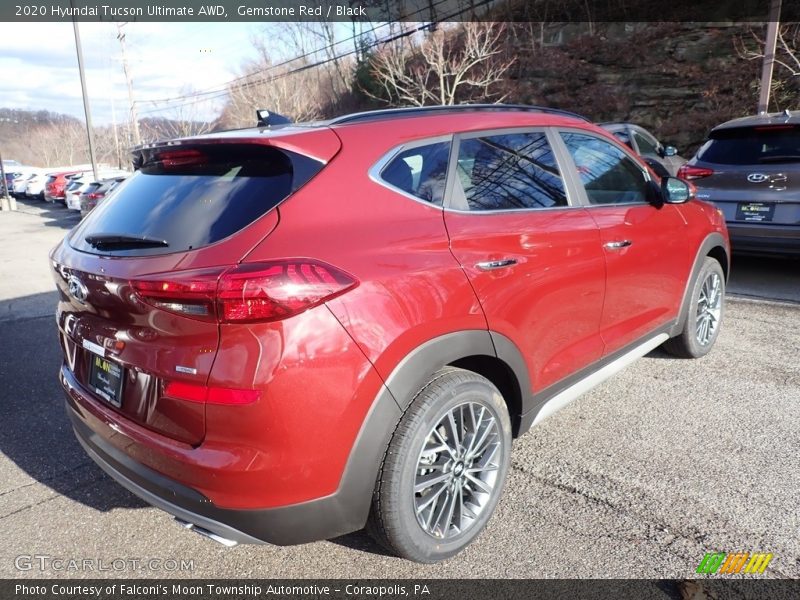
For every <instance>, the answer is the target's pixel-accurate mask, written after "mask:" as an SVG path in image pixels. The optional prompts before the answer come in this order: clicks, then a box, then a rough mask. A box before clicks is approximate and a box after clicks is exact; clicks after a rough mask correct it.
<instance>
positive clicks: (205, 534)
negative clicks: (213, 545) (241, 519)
mask: <svg viewBox="0 0 800 600" xmlns="http://www.w3.org/2000/svg"><path fill="white" fill-rule="evenodd" d="M175 522H176V523H177V524H178V525H180V526H181V527H183V528H184V529H188V530H189V531H194V532H195V533H196V534H198V535H202V536H203V537H205V538H208V539H210V540H213V541H215V542H217V543H218V544H222V545H223V546H225V547H226V548H233V547H234V546H238V545H239V542H237V541H235V540H229V539H228V538H225V537H222V536H221V535H217V534H216V533H214V532H213V531H209V530H208V529H205V528H204V527H200V526H199V525H195V524H194V523H190V522H189V521H184V520H183V519H179V518H178V517H175Z"/></svg>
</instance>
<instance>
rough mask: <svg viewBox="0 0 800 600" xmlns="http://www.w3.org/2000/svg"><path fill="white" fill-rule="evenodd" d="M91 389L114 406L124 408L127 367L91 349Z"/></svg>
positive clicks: (89, 383)
mask: <svg viewBox="0 0 800 600" xmlns="http://www.w3.org/2000/svg"><path fill="white" fill-rule="evenodd" d="M87 383H88V386H89V389H90V390H91V391H92V392H94V394H96V395H97V396H98V397H100V398H102V399H103V400H104V401H106V402H108V403H109V404H111V405H112V406H115V407H117V408H122V388H123V386H124V384H125V367H123V366H122V365H120V364H119V363H116V362H114V361H113V360H109V359H108V358H106V357H105V356H101V355H100V354H98V353H97V352H92V351H91V350H90V351H89V378H88V382H87Z"/></svg>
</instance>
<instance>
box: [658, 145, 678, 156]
mask: <svg viewBox="0 0 800 600" xmlns="http://www.w3.org/2000/svg"><path fill="white" fill-rule="evenodd" d="M661 153H662V156H677V155H678V149H677V148H676V147H675V146H664V148H663V149H662V150H661Z"/></svg>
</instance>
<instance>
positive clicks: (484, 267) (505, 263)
mask: <svg viewBox="0 0 800 600" xmlns="http://www.w3.org/2000/svg"><path fill="white" fill-rule="evenodd" d="M515 264H517V261H516V259H513V258H502V259H500V260H487V261H485V262H479V263H478V264H476V265H475V266H476V267H477V268H479V269H480V270H481V271H494V270H495V269H504V268H506V267H512V266H514V265H515Z"/></svg>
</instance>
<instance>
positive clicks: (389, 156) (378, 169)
mask: <svg viewBox="0 0 800 600" xmlns="http://www.w3.org/2000/svg"><path fill="white" fill-rule="evenodd" d="M442 142H448V143H449V144H450V156H449V157H448V164H447V169H448V175H447V183H446V184H445V192H444V197H443V198H442V206H439V205H438V204H433V203H431V202H428V201H427V200H423V199H422V198H418V197H417V196H415V195H413V194H409V193H408V192H406V191H405V190H401V189H400V188H399V187H396V186H394V185H392V184H391V183H389V182H388V181H385V180H384V179H383V177H381V174H382V173H383V170H384V169H385V168H386V167H387V166H388V165H389V163H390V162H392V161H393V160H394V159H395V158H397V156H398V155H400V154H402V153H403V152H405V151H406V150H412V149H414V148H419V147H420V146H430V145H432V144H441V143H442ZM453 145H454V142H453V134H447V135H437V136H434V137H428V138H422V139H418V140H413V141H410V142H406V143H404V144H400V145H399V146H394V147H393V148H391V149H390V150H389V151H388V152H386V153H385V154H384V155H383V156H382V157H381V158H379V159H378V161H377V162H376V163H375V164H374V165H372V166H371V167H370V168H369V171H367V175H368V176H369V178H370V179H371V180H372V181H374V182H375V183H377V184H378V185H380V186H382V187H385V188H386V189H388V190H391V191H393V192H394V193H396V194H400V195H401V196H404V197H405V198H408V199H410V200H413V201H414V202H417V203H419V204H422V205H423V206H427V207H428V208H433V209H435V210H438V211H441V210H443V209H444V205H446V204H447V199H448V195H447V193H448V187H447V185H448V184H449V180H450V174H449V171H450V160H452V156H453Z"/></svg>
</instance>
